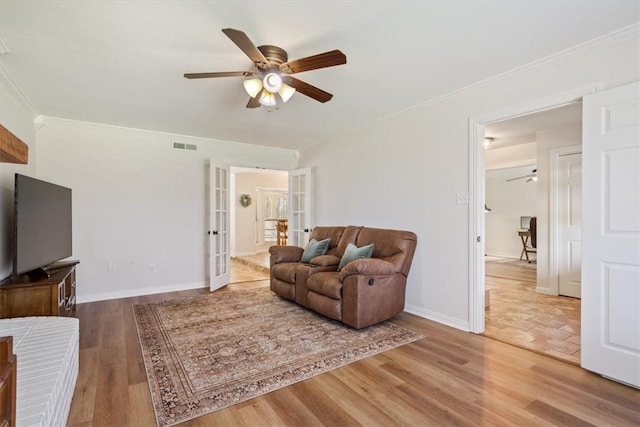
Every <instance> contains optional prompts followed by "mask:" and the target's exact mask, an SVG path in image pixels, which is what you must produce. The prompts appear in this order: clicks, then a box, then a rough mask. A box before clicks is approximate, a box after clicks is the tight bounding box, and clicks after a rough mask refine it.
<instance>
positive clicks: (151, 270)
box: [149, 264, 156, 273]
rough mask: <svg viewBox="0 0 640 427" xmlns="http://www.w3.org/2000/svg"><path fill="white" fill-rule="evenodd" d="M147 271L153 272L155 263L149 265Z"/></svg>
mask: <svg viewBox="0 0 640 427" xmlns="http://www.w3.org/2000/svg"><path fill="white" fill-rule="evenodd" d="M149 272H151V273H155V272H156V265H155V264H151V265H149Z"/></svg>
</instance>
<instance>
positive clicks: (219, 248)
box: [207, 161, 231, 291]
mask: <svg viewBox="0 0 640 427" xmlns="http://www.w3.org/2000/svg"><path fill="white" fill-rule="evenodd" d="M207 170H208V178H209V179H208V184H209V187H208V191H207V195H208V197H209V200H208V203H207V206H208V212H207V214H208V219H209V230H208V232H207V234H208V237H209V245H208V252H207V258H208V259H207V261H208V262H207V263H208V270H209V288H210V289H211V290H212V291H215V290H216V289H219V288H221V287H222V286H224V285H226V284H228V283H229V280H230V277H231V274H230V273H231V271H230V270H231V268H230V253H229V243H230V233H229V167H228V166H225V165H220V164H216V163H215V162H213V161H211V162H209V167H208V169H207Z"/></svg>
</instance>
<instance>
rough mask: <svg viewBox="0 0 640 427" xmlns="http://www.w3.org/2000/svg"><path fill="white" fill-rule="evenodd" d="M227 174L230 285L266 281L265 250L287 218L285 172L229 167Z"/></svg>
mask: <svg viewBox="0 0 640 427" xmlns="http://www.w3.org/2000/svg"><path fill="white" fill-rule="evenodd" d="M230 174H231V189H230V199H231V205H230V234H231V236H230V252H231V281H230V283H237V282H251V281H258V280H266V279H268V278H269V254H268V250H269V247H270V246H272V245H275V244H277V243H278V238H279V237H280V238H281V236H282V235H281V234H280V235H279V234H278V229H277V227H278V222H279V221H280V222H282V221H283V220H285V221H286V219H287V205H286V203H287V192H288V172H287V171H280V170H270V169H258V168H245V167H231V168H230Z"/></svg>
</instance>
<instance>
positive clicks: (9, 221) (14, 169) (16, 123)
mask: <svg viewBox="0 0 640 427" xmlns="http://www.w3.org/2000/svg"><path fill="white" fill-rule="evenodd" d="M0 123H1V124H2V125H3V126H4V127H6V128H7V129H9V130H10V131H11V133H13V134H14V135H15V136H17V137H18V138H20V139H21V140H22V141H23V142H25V143H26V144H27V145H28V146H29V163H28V164H26V165H17V164H13V163H0V280H1V279H3V278H5V277H8V276H9V275H11V269H12V267H13V258H12V253H13V185H14V174H15V173H20V174H23V175H28V176H34V174H35V164H36V162H35V157H36V137H35V130H34V127H33V113H32V112H31V110H30V108H29V107H28V106H27V105H25V103H24V102H23V101H22V100H21V98H20V96H19V94H17V93H16V92H15V91H14V90H12V88H11V86H9V85H5V82H4V79H0Z"/></svg>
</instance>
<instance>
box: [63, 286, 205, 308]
mask: <svg viewBox="0 0 640 427" xmlns="http://www.w3.org/2000/svg"><path fill="white" fill-rule="evenodd" d="M206 287H208V285H207V283H206V282H196V283H181V284H175V285H168V286H161V287H157V288H138V289H127V290H126V291H117V292H105V293H100V294H92V295H87V296H78V297H77V299H76V302H77V303H78V304H83V303H86V302H95V301H106V300H111V299H119V298H131V297H138V296H141V295H153V294H161V293H164V292H176V291H186V290H190V289H200V288H206Z"/></svg>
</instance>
